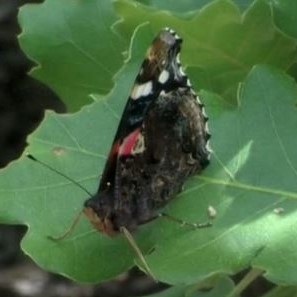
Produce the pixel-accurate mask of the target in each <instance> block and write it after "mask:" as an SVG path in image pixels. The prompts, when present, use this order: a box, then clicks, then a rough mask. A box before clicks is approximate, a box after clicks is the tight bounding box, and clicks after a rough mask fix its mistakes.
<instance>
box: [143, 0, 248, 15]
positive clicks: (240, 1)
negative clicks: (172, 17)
mask: <svg viewBox="0 0 297 297" xmlns="http://www.w3.org/2000/svg"><path fill="white" fill-rule="evenodd" d="M214 1H216V0H183V1H176V0H166V1H164V0H138V2H140V3H142V4H145V5H147V6H152V7H154V8H157V9H161V10H169V11H172V12H175V13H179V14H180V13H185V12H191V11H193V10H196V9H200V8H202V7H203V6H205V5H207V4H209V3H211V2H214ZM252 2H253V0H234V3H236V4H237V5H238V6H239V7H240V9H241V10H245V9H246V8H247V7H248V6H249V5H250V4H251V3H252Z"/></svg>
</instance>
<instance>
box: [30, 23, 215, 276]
mask: <svg viewBox="0 0 297 297" xmlns="http://www.w3.org/2000/svg"><path fill="white" fill-rule="evenodd" d="M181 44H182V39H181V38H180V37H179V36H178V35H177V34H176V33H175V32H174V31H173V30H171V29H168V28H166V29H164V30H162V31H161V32H160V33H159V35H158V36H157V37H156V38H155V40H154V41H153V43H152V45H151V47H150V48H149V49H148V51H147V55H146V58H145V60H144V61H143V63H142V66H141V68H140V72H139V73H138V75H137V77H136V80H135V84H134V86H133V89H132V92H131V95H130V97H129V99H128V102H127V104H126V107H125V109H124V112H123V115H122V118H121V121H120V124H119V127H118V130H117V132H116V135H115V138H114V141H113V144H112V148H111V150H110V153H109V156H108V159H107V162H106V165H105V169H104V171H103V175H102V178H101V181H100V185H99V189H98V191H97V193H96V194H95V195H93V196H92V195H90V196H91V198H90V199H88V200H87V201H86V202H85V204H84V213H85V214H86V215H87V217H88V218H89V220H90V221H91V223H92V224H93V225H94V226H95V228H96V229H97V230H99V231H100V232H102V233H104V234H106V235H109V236H114V235H116V234H118V233H119V232H123V233H124V235H125V236H126V238H127V239H128V240H129V242H130V243H131V245H132V247H133V248H134V249H135V251H136V253H137V255H138V256H139V257H140V260H141V262H142V263H143V264H144V266H145V268H146V270H147V271H148V273H149V274H151V275H152V273H151V271H150V269H149V267H148V265H147V264H146V261H145V259H144V257H143V255H142V253H141V251H140V250H139V248H138V246H137V244H136V243H135V241H134V239H133V237H132V235H131V233H130V232H131V231H134V230H136V228H137V227H138V225H141V224H144V223H146V222H148V221H151V220H153V219H154V218H156V217H159V216H164V217H167V218H169V219H171V220H174V221H177V222H180V223H183V224H187V225H191V226H194V227H205V226H209V224H200V225H199V224H190V223H186V222H184V221H182V220H180V219H177V218H175V217H171V216H170V215H168V214H165V213H162V212H161V211H160V209H161V208H162V207H163V206H165V205H166V204H167V203H168V202H169V200H170V199H171V198H172V197H173V196H174V195H175V194H177V193H179V192H180V191H181V190H182V186H183V184H184V182H185V180H186V179H187V178H188V177H189V176H191V175H193V174H197V173H199V172H201V170H203V169H204V168H205V167H206V166H207V165H208V163H209V159H210V149H209V147H208V146H209V145H208V144H209V138H210V133H209V131H208V126H207V121H208V117H207V116H206V114H205V111H204V105H203V104H202V103H201V102H200V101H199V98H198V96H197V95H196V94H195V92H194V91H193V89H192V86H191V83H190V81H189V79H188V77H187V76H186V74H185V73H184V72H183V70H182V67H181V63H180V60H179V53H180V50H181ZM28 157H29V158H30V159H32V160H34V161H37V162H39V163H41V164H42V165H44V166H45V167H47V168H49V169H51V170H53V171H55V172H57V173H59V174H60V175H62V176H64V177H65V178H67V179H68V180H70V181H72V182H73V183H75V184H76V185H77V186H79V187H80V188H82V189H83V190H85V191H86V192H87V193H88V191H87V190H86V189H84V188H83V187H82V186H81V185H80V184H78V183H77V182H76V181H74V180H72V179H71V178H69V177H67V176H65V175H64V174H63V173H60V172H58V171H57V170H55V169H54V168H52V167H50V166H49V165H47V164H45V163H43V162H41V161H38V160H36V159H35V158H34V157H33V156H32V155H29V156H28ZM88 194H89V193H88ZM79 218H80V215H79V216H78V217H77V218H76V219H75V221H74V222H73V224H72V226H71V228H70V229H69V230H68V231H67V232H66V233H64V234H63V235H62V236H60V237H57V238H53V237H50V238H51V239H54V240H59V239H63V238H64V237H65V236H67V235H69V233H70V232H71V231H72V230H73V228H74V226H75V225H76V223H77V222H78V220H79Z"/></svg>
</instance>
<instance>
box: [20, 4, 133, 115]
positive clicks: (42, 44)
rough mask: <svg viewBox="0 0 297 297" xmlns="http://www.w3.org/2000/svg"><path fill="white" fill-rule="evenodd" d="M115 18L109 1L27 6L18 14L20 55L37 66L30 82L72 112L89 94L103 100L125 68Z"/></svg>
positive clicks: (87, 100)
mask: <svg viewBox="0 0 297 297" xmlns="http://www.w3.org/2000/svg"><path fill="white" fill-rule="evenodd" d="M117 20H118V18H117V17H116V15H115V13H114V9H113V6H112V2H111V1H109V0H89V1H79V0H73V1H59V0H47V1H45V2H44V3H42V4H38V5H37V4H27V5H25V6H23V7H22V8H21V10H20V13H19V22H20V24H21V27H22V34H21V36H20V38H19V40H20V44H21V47H22V49H23V50H24V51H25V53H26V54H27V55H28V56H29V57H30V58H31V59H32V60H34V61H35V62H36V63H37V67H35V68H34V69H33V71H32V73H31V74H32V75H33V77H35V78H37V79H39V80H41V81H42V82H44V83H45V84H47V85H48V86H50V87H51V88H52V89H53V90H54V91H55V92H56V93H57V94H58V95H59V96H60V97H61V98H62V100H63V101H64V102H65V103H66V105H67V107H68V109H69V111H76V110H78V109H79V108H81V107H82V106H83V105H85V104H86V103H90V102H91V99H90V97H89V95H90V94H91V93H99V94H107V93H108V92H109V90H110V89H111V88H112V85H113V81H112V78H113V76H114V74H115V73H116V72H117V71H118V70H119V68H120V67H121V65H122V63H123V56H122V51H124V50H125V49H126V45H127V43H126V42H125V41H124V40H123V39H122V38H121V37H120V36H119V35H117V34H116V33H115V32H114V31H113V29H112V25H113V23H114V22H116V21H117Z"/></svg>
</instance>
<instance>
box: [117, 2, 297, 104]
mask: <svg viewBox="0 0 297 297" xmlns="http://www.w3.org/2000/svg"><path fill="white" fill-rule="evenodd" d="M116 4H117V12H118V13H119V14H120V15H121V16H122V17H123V18H124V22H123V23H121V24H120V25H119V30H121V32H122V33H123V34H126V35H127V36H130V34H131V33H132V32H133V30H134V27H135V26H136V25H137V24H139V23H142V22H144V21H148V22H150V23H151V24H152V26H153V28H154V29H155V30H156V31H158V30H159V28H162V27H166V26H170V27H172V28H174V29H176V30H177V31H178V33H180V35H181V36H183V37H184V38H185V39H186V41H187V43H188V46H187V48H186V49H185V51H184V54H183V62H184V64H185V65H187V66H188V67H195V69H196V70H197V68H198V69H199V71H196V70H195V75H196V80H197V81H198V84H197V87H199V88H204V89H208V90H211V91H214V92H216V93H218V94H220V95H221V96H223V97H224V98H225V99H227V100H230V99H233V100H235V98H236V92H237V86H238V83H239V82H241V81H242V80H243V79H244V78H245V76H246V75H247V73H248V72H249V71H250V69H251V67H253V65H255V64H257V63H267V64H272V65H276V66H278V67H281V68H283V69H285V70H286V69H288V68H289V67H290V66H291V65H292V63H294V57H295V56H296V42H295V41H293V40H291V39H290V38H288V37H286V36H285V35H283V34H282V33H281V32H280V31H278V30H276V28H275V26H274V24H273V18H272V14H271V9H270V6H269V5H268V4H267V3H265V2H264V1H261V0H260V1H255V2H254V3H253V5H252V6H251V7H250V8H249V9H248V10H247V11H246V12H245V14H244V15H242V14H241V13H240V11H239V9H238V7H237V6H236V5H235V4H233V3H232V2H231V1H227V0H221V1H215V2H212V3H211V4H209V5H208V6H205V7H203V8H202V9H201V10H200V11H197V12H196V13H193V14H191V18H190V19H189V18H187V19H181V18H178V17H177V16H172V15H171V14H168V12H166V11H163V12H162V11H158V10H152V9H150V10H148V9H147V8H146V7H145V6H141V5H134V4H133V3H131V2H130V1H124V0H119V1H117V3H116ZM189 70H190V71H191V73H192V72H194V71H192V70H191V69H189Z"/></svg>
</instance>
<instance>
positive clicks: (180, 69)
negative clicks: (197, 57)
mask: <svg viewBox="0 0 297 297" xmlns="http://www.w3.org/2000/svg"><path fill="white" fill-rule="evenodd" d="M179 72H180V73H181V75H182V76H186V74H185V72H184V71H183V68H182V67H179Z"/></svg>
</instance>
